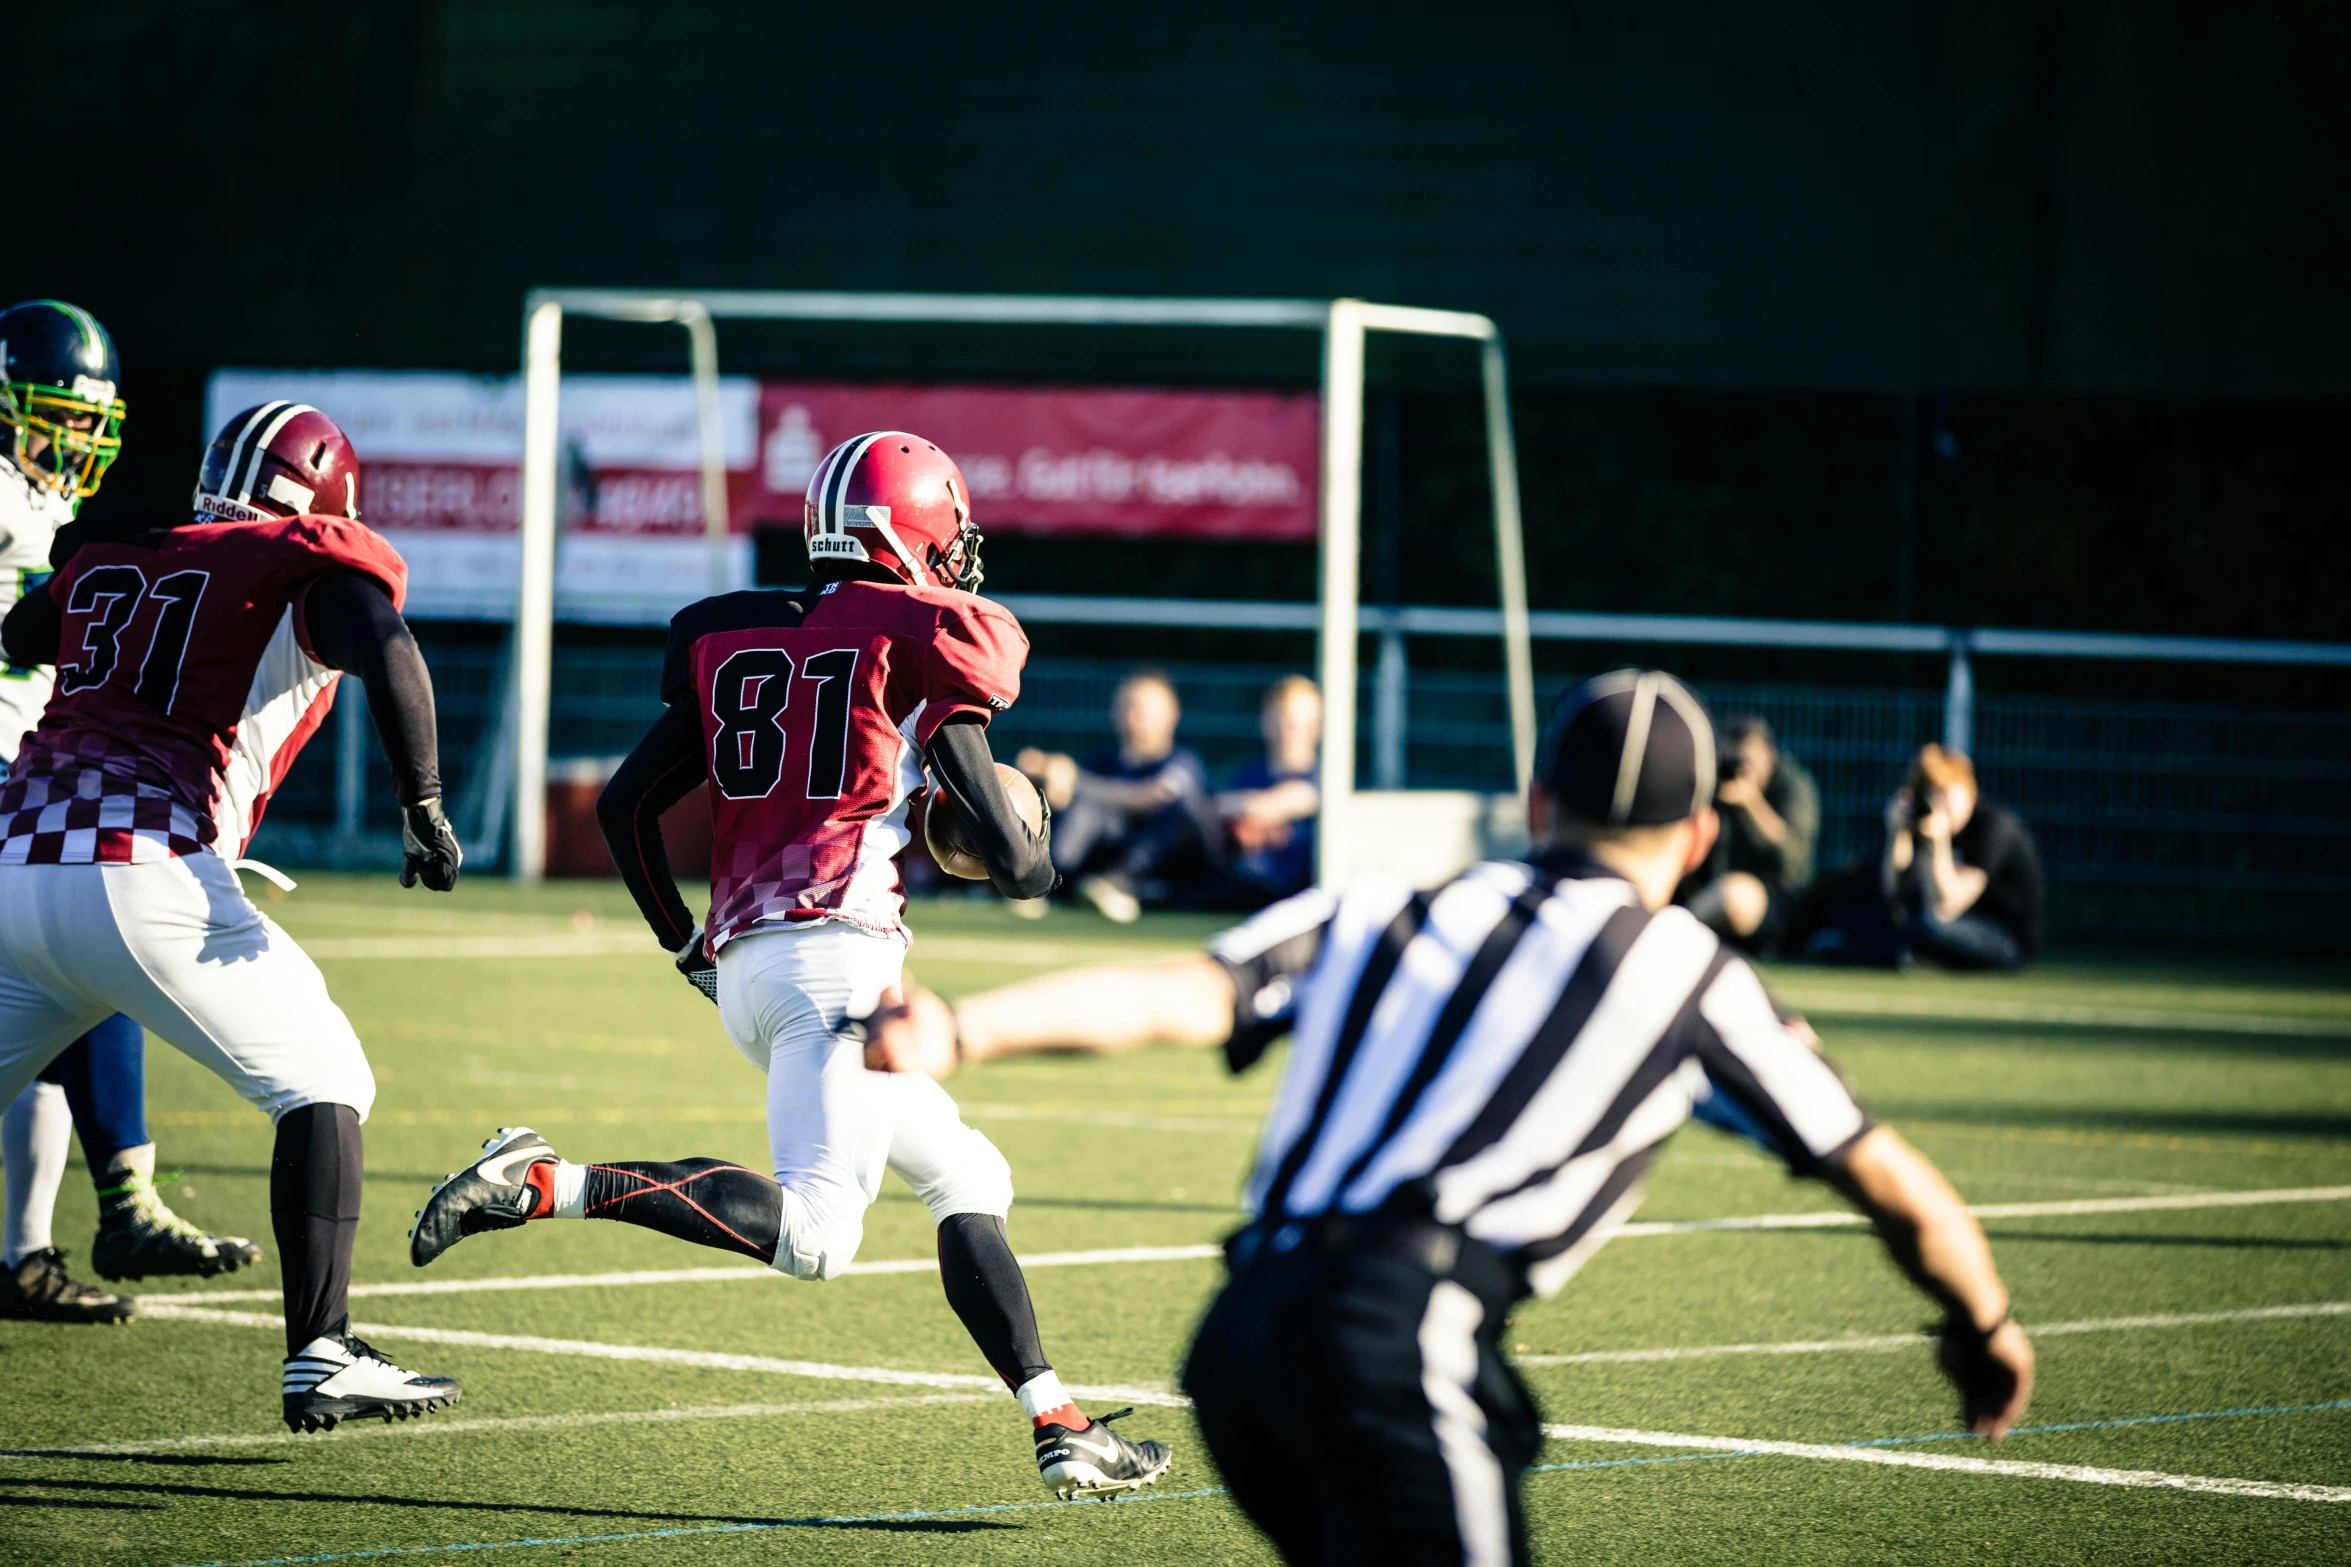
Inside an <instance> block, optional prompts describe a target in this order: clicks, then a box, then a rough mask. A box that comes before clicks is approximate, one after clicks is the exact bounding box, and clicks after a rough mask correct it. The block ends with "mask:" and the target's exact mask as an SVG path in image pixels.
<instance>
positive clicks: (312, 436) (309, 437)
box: [196, 400, 359, 522]
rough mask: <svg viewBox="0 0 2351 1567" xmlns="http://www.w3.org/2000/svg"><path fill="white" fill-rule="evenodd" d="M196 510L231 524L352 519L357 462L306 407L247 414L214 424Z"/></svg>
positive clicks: (270, 406)
mask: <svg viewBox="0 0 2351 1567" xmlns="http://www.w3.org/2000/svg"><path fill="white" fill-rule="evenodd" d="M196 510H197V512H198V513H199V514H201V515H203V516H207V517H221V518H226V519H228V520H230V521H234V522H268V521H270V520H272V519H273V518H277V517H298V516H300V515H301V514H303V513H304V512H319V513H324V514H325V515H327V516H330V517H350V518H354V519H356V518H357V517H358V516H359V456H358V454H357V453H355V452H353V451H352V450H351V442H350V439H349V438H348V437H347V436H345V435H344V434H343V431H342V427H341V426H339V425H337V424H336V423H335V421H334V420H332V419H329V418H328V417H327V416H326V415H325V414H322V413H320V412H319V411H318V410H317V409H315V408H313V407H311V406H310V405H309V404H308V403H290V402H285V401H283V400H281V401H278V402H274V403H263V404H262V405H261V406H259V407H258V408H248V409H246V410H245V411H244V412H243V413H241V414H239V415H237V417H235V418H234V419H231V420H230V421H229V422H228V423H227V424H224V425H222V426H221V429H220V434H218V435H216V436H214V437H213V438H212V445H211V447H210V448H209V449H208V450H206V452H205V453H204V466H203V467H202V468H200V469H198V470H197V472H196Z"/></svg>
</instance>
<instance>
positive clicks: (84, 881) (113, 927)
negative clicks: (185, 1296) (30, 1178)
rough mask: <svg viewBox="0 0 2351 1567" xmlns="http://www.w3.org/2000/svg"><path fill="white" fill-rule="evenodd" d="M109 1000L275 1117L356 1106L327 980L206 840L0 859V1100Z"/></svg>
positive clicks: (365, 1080) (355, 1062) (353, 1060)
mask: <svg viewBox="0 0 2351 1567" xmlns="http://www.w3.org/2000/svg"><path fill="white" fill-rule="evenodd" d="M115 1012H121V1013H125V1014H127V1015H128V1016H129V1017H131V1018H132V1019H133V1020H134V1021H136V1022H138V1023H140V1024H142V1025H144V1026H145V1027H146V1028H147V1029H148V1030H149V1031H151V1032H153V1033H154V1034H156V1035H158V1036H160V1037H161V1038H162V1039H163V1040H165V1041H166V1042H167V1043H169V1044H170V1045H172V1046H173V1047H174V1048H175V1049H177V1050H179V1051H181V1052H182V1053H183V1054H185V1055H188V1056H191V1057H193V1058H195V1059H196V1060H198V1061H200V1062H202V1063H203V1064H204V1065H206V1066H208V1067H210V1068H211V1069H212V1070H213V1071H215V1072H217V1073H218V1074H220V1076H221V1077H222V1078H223V1079H225V1080H226V1081H227V1083H228V1084H229V1086H230V1087H232V1088H234V1089H235V1090H236V1091H237V1092H238V1093H240V1094H242V1095H244V1096H245V1098H246V1100H247V1101H248V1102H249V1103H251V1104H252V1106H253V1107H254V1108H255V1109H257V1110H259V1111H261V1112H262V1113H264V1114H265V1115H267V1116H269V1118H270V1119H271V1120H272V1121H275V1120H276V1119H277V1118H278V1117H279V1116H281V1115H283V1114H285V1113H286V1112H287V1111H288V1110H292V1109H295V1108H296V1107H298V1106H301V1105H307V1104H339V1105H349V1106H350V1107H351V1108H352V1109H354V1110H356V1111H358V1112H359V1118H360V1119H361V1120H363V1121H364V1120H366V1119H367V1112H368V1108H369V1106H371V1105H373V1104H374V1103H375V1074H374V1073H372V1072H370V1071H369V1070H368V1065H367V1055H366V1052H365V1051H363V1050H362V1049H361V1048H360V1045H359V1036H358V1035H357V1034H355V1033H353V1032H352V1031H351V1023H350V1020H349V1019H347V1018H345V1017H344V1016H343V1010H342V1008H340V1007H338V1006H336V1005H335V1004H334V1002H333V1001H331V1000H329V999H328V997H327V986H326V980H325V979H324V978H323V977H322V976H321V975H320V974H319V972H318V965H317V964H315V963H313V962H311V961H310V958H309V955H308V954H306V953H304V952H303V950H302V949H301V948H300V947H298V946H296V945H294V941H293V938H292V937H290V936H288V935H287V934H286V933H285V932H284V931H282V930H280V929H278V927H277V926H276V924H275V923H273V922H272V921H271V920H270V919H269V917H268V916H266V915H264V914H263V913H262V912H261V911H260V910H259V909H257V908H255V907H254V906H253V905H252V903H251V902H249V901H248V900H247V899H246V897H245V892H244V889H243V888H242V887H240V886H238V885H237V873H236V872H235V871H233V870H231V869H229V866H228V862H227V861H225V860H223V859H221V858H220V856H218V855H216V854H209V853H207V854H196V855H189V856H186V857H184V858H181V857H174V858H172V859H168V860H159V861H154V862H150V863H145V864H138V865H0V1104H6V1103H8V1102H9V1101H11V1100H13V1099H15V1098H16V1096H17V1095H18V1094H19V1093H21V1092H23V1091H24V1087H25V1085H26V1084H28V1083H30V1082H32V1081H33V1080H34V1078H35V1077H37V1076H38V1075H39V1074H40V1071H41V1068H42V1067H44V1066H47V1065H48V1064H49V1062H50V1061H51V1060H52V1059H53V1058H55V1056H56V1055H57V1053H58V1052H59V1051H61V1050H63V1049H64V1048H65V1047H66V1046H67V1045H70V1044H72V1043H73V1042H74V1041H75V1040H76V1039H79V1038H80V1037H81V1036H82V1035H83V1034H85V1033H88V1032H89V1030H90V1029H91V1027H92V1026H93V1025H95V1024H97V1023H98V1022H99V1021H101V1020H102V1019H104V1018H105V1017H106V1016H107V1015H108V1014H110V1013H115Z"/></svg>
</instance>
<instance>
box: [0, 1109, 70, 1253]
mask: <svg viewBox="0 0 2351 1567" xmlns="http://www.w3.org/2000/svg"><path fill="white" fill-rule="evenodd" d="M72 1150H73V1112H72V1110H70V1109H68V1108H67V1106H66V1102H65V1090H64V1089H62V1088H60V1087H58V1086H57V1085H56V1084H55V1083H35V1084H33V1085H32V1086H31V1087H30V1088H27V1089H26V1090H25V1091H24V1092H23V1093H21V1094H19V1095H17V1096H16V1102H15V1103H14V1104H12V1105H10V1106H9V1107H8V1109H7V1111H6V1113H4V1114H0V1164H5V1167H6V1170H7V1174H8V1193H7V1207H8V1223H7V1236H6V1240H5V1243H0V1263H4V1264H6V1265H7V1266H8V1267H11V1268H13V1267H15V1266H16V1265H17V1264H18V1263H20V1262H22V1261H24V1259H25V1258H27V1257H29V1256H31V1255H32V1254H33V1253H34V1252H36V1251H40V1250H42V1249H43V1248H45V1247H47V1246H48V1245H49V1244H50V1230H49V1226H50V1222H51V1220H52V1219H54V1218H55V1216H56V1213H57V1191H58V1188H59V1187H61V1186H63V1185H64V1184H65V1166H66V1161H67V1158H68V1156H69V1155H70V1154H71V1153H72Z"/></svg>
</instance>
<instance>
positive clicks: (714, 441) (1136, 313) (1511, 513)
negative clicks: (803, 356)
mask: <svg viewBox="0 0 2351 1567" xmlns="http://www.w3.org/2000/svg"><path fill="white" fill-rule="evenodd" d="M567 315H571V316H583V317H588V318H591V319H595V320H603V321H635V322H643V323H648V324H670V325H678V326H682V327H684V328H685V329H686V334H687V344H688V348H689V351H690V355H691V361H692V370H693V379H694V391H695V417H696V425H697V429H698V432H699V436H700V441H699V447H700V456H701V469H702V515H703V526H704V530H705V536H706V538H707V539H708V540H709V543H710V561H711V590H712V591H713V592H718V591H722V590H723V589H725V588H726V587H728V586H730V585H731V583H730V582H729V580H728V578H727V566H726V553H725V551H726V541H727V534H728V519H727V509H726V507H727V500H726V469H725V446H724V442H723V440H722V438H721V436H722V432H721V430H720V426H719V395H718V392H719V384H718V347H717V334H716V330H715V326H714V323H715V322H717V321H719V320H722V319H725V320H760V321H808V322H870V323H874V324H877V325H879V324H900V325H967V326H1067V327H1087V326H1114V327H1141V326H1164V327H1193V328H1227V329H1230V328H1258V329H1274V330H1288V331H1315V332H1320V333H1321V334H1322V384H1321V391H1322V452H1321V475H1320V477H1321V489H1320V491H1319V494H1320V497H1321V511H1320V518H1319V528H1318V531H1319V545H1320V557H1321V558H1320V566H1319V594H1318V613H1319V626H1318V631H1317V650H1316V656H1315V673H1316V677H1317V681H1318V683H1319V684H1320V685H1321V687H1322V699H1323V734H1322V757H1321V763H1320V773H1319V777H1318V783H1319V785H1320V789H1321V796H1322V799H1321V806H1322V811H1321V820H1320V822H1319V824H1318V826H1317V830H1316V837H1315V875H1316V879H1317V880H1318V881H1320V882H1322V883H1324V884H1326V885H1327V884H1331V883H1334V882H1337V881H1340V880H1342V879H1344V878H1345V877H1346V875H1347V874H1348V872H1349V870H1350V869H1351V868H1352V867H1353V866H1355V865H1358V864H1361V863H1363V862H1364V860H1365V858H1366V856H1365V854H1363V853H1360V852H1357V851H1359V850H1364V849H1366V848H1368V847H1369V846H1368V845H1365V844H1359V843H1358V842H1357V841H1356V835H1355V834H1352V833H1350V831H1349V825H1350V818H1351V816H1352V814H1353V813H1352V811H1351V807H1352V805H1353V803H1354V799H1355V795H1356V793H1357V791H1356V788H1355V729H1356V714H1355V707H1356V701H1355V697H1356V677H1357V658H1356V645H1357V639H1358V636H1359V634H1360V631H1361V623H1360V615H1359V609H1360V605H1361V598H1362V594H1361V556H1362V534H1363V390H1364V387H1363V382H1364V340H1365V337H1366V334H1368V333H1371V332H1395V333H1402V334H1407V335H1413V336H1422V337H1449V338H1459V339H1463V340H1466V341H1469V342H1472V343H1475V344H1476V345H1477V347H1478V369H1479V380H1480V385H1481V389H1482V394H1483V399H1484V404H1485V430H1486V455H1487V465H1488V470H1489V478H1490V483H1491V488H1492V498H1493V525H1494V550H1495V562H1496V576H1497V577H1498V579H1499V581H1500V584H1501V601H1502V602H1501V610H1502V647H1503V666H1504V671H1505V675H1506V681H1507V689H1508V694H1509V706H1510V749H1511V760H1512V763H1513V767H1514V771H1515V782H1516V785H1517V787H1518V789H1519V790H1520V792H1521V793H1523V792H1524V790H1525V788H1526V783H1527V779H1528V777H1529V775H1530V774H1531V773H1532V771H1533V769H1534V756H1535V678H1534V656H1533V651H1532V646H1533V644H1532V639H1531V636H1530V633H1529V623H1528V615H1527V594H1526V548H1525V541H1524V536H1523V530H1522V528H1521V524H1520V518H1519V495H1518V456H1517V448H1516V446H1515V444H1514V441H1513V438H1512V435H1511V428H1510V404H1509V377H1508V373H1507V369H1506V366H1505V361H1504V359H1503V353H1502V335H1501V333H1500V332H1499V331H1498V330H1497V329H1496V328H1495V326H1494V323H1493V322H1492V321H1491V320H1489V319H1487V318H1486V317H1484V316H1482V315H1476V314H1472V313H1470V312H1467V311H1456V310H1428V309H1422V308H1419V307H1416V306H1409V305H1380V304H1372V303H1369V302H1366V301H1364V300H1359V299H1331V300H1314V299H1161V298H1150V297H1144V296H1104V295H1022V294H901V293H887V294H882V293H852V292H814V291H792V292H770V291H749V290H698V291H694V292H678V291H664V290H654V289H585V288H542V289H533V290H532V291H531V292H530V293H529V294H528V295H526V296H525V299H524V303H523V323H524V324H523V385H524V405H523V472H522V527H521V532H522V540H521V543H522V552H521V553H522V568H521V583H520V592H519V594H518V596H517V599H516V607H515V638H514V647H515V651H514V658H513V673H512V676H511V685H510V690H509V702H510V704H511V711H512V714H513V723H512V734H513V747H512V751H511V753H510V754H511V757H512V765H513V769H514V774H513V777H514V788H513V796H512V798H513V802H514V822H513V828H512V831H513V840H512V842H513V851H514V854H513V860H512V872H513V875H514V878H515V879H516V880H517V881H522V882H535V881H538V880H539V879H540V878H541V877H542V876H543V875H544V874H545V871H546V864H547V839H546V833H547V826H546V823H547V736H548V725H549V720H550V718H551V716H552V713H551V704H550V700H549V697H550V686H551V684H552V679H553V656H554V627H555V542H556V495H557V484H558V456H559V453H558V429H559V426H558V422H557V416H558V399H559V396H560V392H561V379H562V366H563V322H564V318H565V317H566V316H567Z"/></svg>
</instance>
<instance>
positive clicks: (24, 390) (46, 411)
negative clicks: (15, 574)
mask: <svg viewBox="0 0 2351 1567" xmlns="http://www.w3.org/2000/svg"><path fill="white" fill-rule="evenodd" d="M121 384H122V361H121V360H119V359H118V358H116V357H115V353H114V339H113V338H111V337H108V336H107V335H106V328H104V327H102V326H100V325H99V324H98V318H97V317H96V316H93V315H92V314H90V312H88V311H87V310H84V309H82V308H81V307H80V306H79V305H69V304H67V303H65V302H64V301H63V300H59V299H28V300H26V301H25V302H24V303H23V304H21V305H11V306H10V307H9V308H8V309H6V310H4V311H0V387H4V388H5V392H4V394H0V424H5V425H6V426H7V428H8V442H9V445H8V450H7V456H8V460H9V461H11V462H13V463H15V464H16V466H17V467H18V468H19V469H21V470H23V472H24V474H25V476H26V477H28V478H30V479H31V480H32V481H33V482H34V483H35V484H38V485H41V486H42V487H44V488H46V489H50V490H54V491H56V492H57V493H58V494H60V495H62V496H65V497H66V498H67V499H68V500H73V501H81V500H87V499H88V498H89V497H90V496H92V495H95V494H97V493H98V485H99V483H100V481H102V480H103V479H104V478H105V477H106V470H107V469H108V468H110V467H112V466H114V459H115V458H117V457H119V456H121V455H122V418H123V405H122V399H121V398H120V397H119V396H117V395H116V393H117V392H118V391H119V390H120V388H121Z"/></svg>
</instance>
